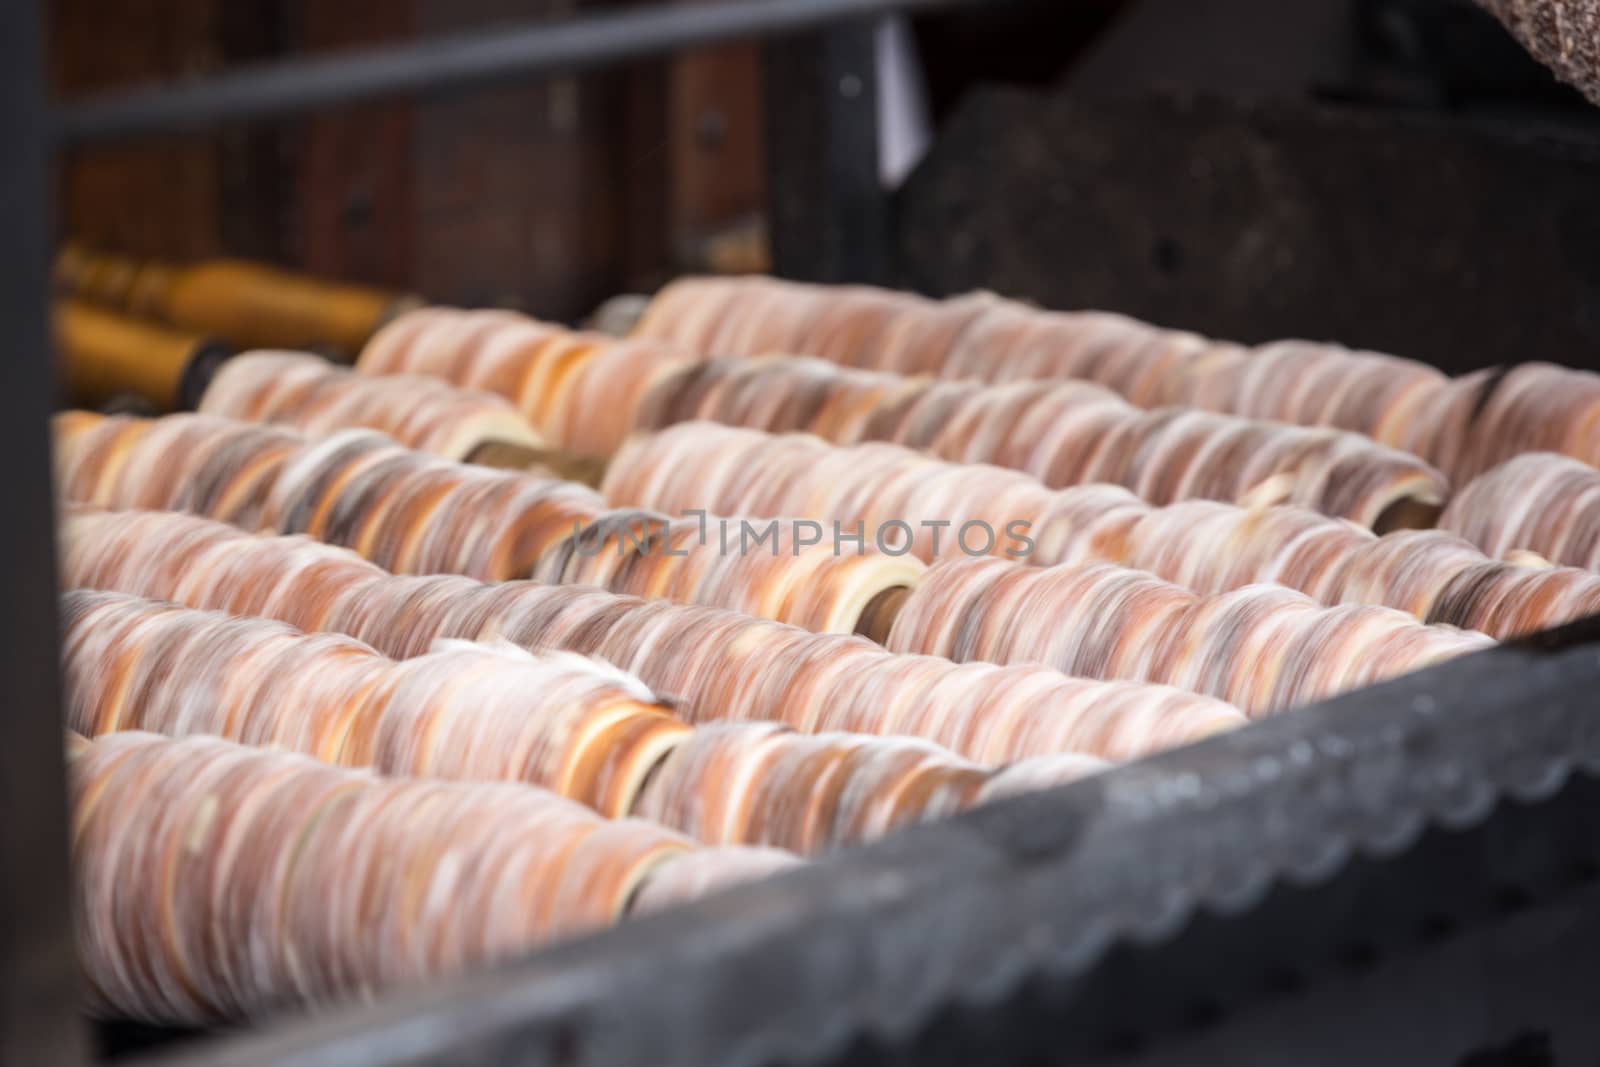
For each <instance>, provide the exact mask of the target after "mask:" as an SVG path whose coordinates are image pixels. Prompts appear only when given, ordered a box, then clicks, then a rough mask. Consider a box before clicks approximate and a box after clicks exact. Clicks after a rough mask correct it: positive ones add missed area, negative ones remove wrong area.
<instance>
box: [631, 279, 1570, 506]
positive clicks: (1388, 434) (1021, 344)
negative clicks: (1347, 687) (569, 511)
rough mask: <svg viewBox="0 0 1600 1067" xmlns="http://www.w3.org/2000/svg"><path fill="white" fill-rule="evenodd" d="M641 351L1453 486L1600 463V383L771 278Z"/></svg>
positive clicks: (686, 299)
mask: <svg viewBox="0 0 1600 1067" xmlns="http://www.w3.org/2000/svg"><path fill="white" fill-rule="evenodd" d="M634 332H635V337H636V339H640V340H651V341H654V342H657V343H673V344H676V345H679V346H681V347H682V348H683V349H685V350H686V351H690V352H694V353H696V354H698V355H701V356H703V357H714V356H747V355H764V354H769V353H780V352H781V353H789V354H793V355H806V356H816V357H820V358H823V359H827V360H829V361H832V362H834V363H837V364H843V365H845V366H850V367H861V368H867V369H872V370H880V371H892V372H895V373H899V374H926V375H932V376H935V377H942V378H949V379H962V378H976V379H980V380H983V381H987V382H992V383H1004V382H1021V381H1027V380H1033V379H1043V380H1061V379H1077V380H1081V381H1085V382H1092V383H1095V384H1097V385H1100V386H1104V387H1105V388H1107V389H1110V390H1113V391H1115V392H1116V393H1117V394H1119V395H1120V396H1122V397H1124V398H1125V399H1127V400H1128V401H1129V402H1130V403H1132V404H1135V405H1137V406H1139V407H1142V408H1163V407H1185V408H1196V409H1200V410H1205V411H1214V412H1221V413H1224V414H1229V415H1238V416H1243V417H1246V418H1251V419H1269V420H1272V421H1275V422H1286V423H1293V424H1296V425H1300V426H1326V427H1331V428H1335V429H1340V430H1349V431H1352V432H1355V433H1359V434H1364V435H1366V436H1368V437H1370V438H1372V439H1373V440H1376V441H1378V442H1381V443H1382V444H1385V445H1389V446H1391V447H1393V448H1398V449H1404V450H1405V451H1407V452H1410V453H1413V454H1414V455H1417V456H1420V457H1422V458H1424V459H1426V460H1427V461H1428V462H1429V463H1431V464H1433V465H1434V466H1435V467H1437V468H1438V469H1439V470H1441V471H1443V472H1444V474H1445V475H1446V476H1448V477H1449V478H1450V479H1451V480H1452V481H1453V482H1455V483H1456V484H1458V485H1459V484H1465V483H1466V482H1467V481H1468V480H1470V479H1471V478H1474V477H1476V476H1477V475H1479V474H1481V473H1483V472H1484V471H1486V470H1488V469H1489V468H1490V467H1493V466H1495V465H1497V464H1499V463H1502V462H1504V461H1505V460H1508V459H1510V458H1512V457H1514V456H1517V455H1520V454H1522V453H1525V452H1540V451H1548V452H1556V453H1560V454H1563V455H1568V456H1572V457H1574V458H1576V459H1581V460H1583V461H1585V462H1587V463H1600V448H1597V446H1596V444H1595V442H1596V441H1597V440H1600V438H1597V436H1596V434H1595V433H1594V429H1595V426H1596V425H1597V421H1600V375H1596V374H1594V373H1593V372H1591V371H1583V370H1574V369H1571V368H1568V367H1560V366H1556V365H1553V364H1549V363H1525V364H1521V365H1519V366H1516V367H1514V368H1512V369H1510V370H1509V371H1506V372H1502V371H1498V370H1485V371H1476V372H1474V373H1472V374H1468V375H1465V376H1463V377H1460V378H1455V379H1452V378H1449V377H1447V376H1446V375H1444V374H1442V373H1441V372H1439V371H1438V370H1435V369H1434V368H1432V367H1429V366H1427V365H1426V364H1423V363H1419V362H1417V361H1415V360H1409V359H1401V358H1398V357H1395V356H1389V355H1384V354H1382V353H1377V352H1362V351H1353V350H1351V349H1348V348H1344V347H1342V346H1340V345H1334V344H1319V343H1313V342H1309V341H1279V342H1274V343H1272V344H1267V345H1262V346H1260V347H1257V348H1253V349H1252V348H1247V347H1245V346H1242V345H1236V344H1229V343H1227V342H1222V341H1213V340H1209V339H1207V338H1203V337H1199V336H1196V335H1194V334H1189V333H1183V332H1180V331H1175V330H1164V329H1160V328H1157V327H1154V326H1149V325H1146V324H1145V323H1141V322H1137V321H1135V320H1133V319H1129V318H1126V317H1124V316H1121V315H1111V314H1105V313H1102V312H1049V311H1039V310H1037V309H1034V308H1030V307H1027V306H1024V305H1022V304H1019V303H1015V302H1013V301H1008V300H1002V299H999V298H997V297H994V296H990V295H987V294H979V295H974V296H965V297H958V298H955V299H951V300H946V301H942V302H941V301H932V300H927V299H924V298H922V297H918V296H913V295H910V294H906V293H894V292H888V291H885V290H880V289H872V288H867V287H859V286H856V287H825V286H815V285H805V284H800V283H795V282H783V281H777V280H775V279H771V278H686V279H683V280H681V281H678V282H675V283H673V284H672V285H669V286H667V287H666V288H665V289H663V290H662V291H661V292H660V293H659V294H658V295H657V296H656V298H655V300H654V301H653V302H652V303H651V305H650V307H649V309H648V311H647V313H646V314H645V316H644V317H643V319H641V320H640V322H639V324H638V326H637V328H636V329H635V331H634Z"/></svg>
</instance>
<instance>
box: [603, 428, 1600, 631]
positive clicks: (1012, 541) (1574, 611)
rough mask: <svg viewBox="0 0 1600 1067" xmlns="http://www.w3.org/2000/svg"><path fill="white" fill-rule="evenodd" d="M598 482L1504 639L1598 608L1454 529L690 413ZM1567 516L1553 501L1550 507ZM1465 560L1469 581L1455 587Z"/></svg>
mask: <svg viewBox="0 0 1600 1067" xmlns="http://www.w3.org/2000/svg"><path fill="white" fill-rule="evenodd" d="M1519 481H1521V480H1519ZM1527 481H1528V484H1530V485H1538V484H1542V483H1540V482H1539V481H1538V480H1537V479H1530V480H1527ZM1597 488H1600V479H1597ZM603 489H604V491H605V493H606V494H607V496H608V497H609V498H610V500H611V501H612V503H614V504H619V505H621V504H632V505H642V506H646V507H653V508H658V509H661V510H663V511H683V510H686V509H690V508H696V507H698V508H703V509H706V510H709V511H715V512H720V513H722V514H739V515H756V516H774V515H804V516H806V517H809V518H813V519H817V520H825V521H827V522H829V523H838V524H841V525H843V526H846V527H851V526H859V527H860V528H861V529H863V530H864V531H865V536H866V537H867V538H868V539H869V540H871V539H873V538H876V537H878V536H879V535H880V532H881V533H882V534H883V535H893V534H903V533H904V532H906V531H907V530H909V531H911V532H912V534H913V537H912V539H911V541H910V542H909V543H910V546H911V551H912V552H913V554H915V555H916V556H918V557H919V558H921V559H925V560H930V561H932V560H934V559H936V558H944V559H959V558H963V557H965V556H972V555H976V554H980V553H981V552H982V550H983V549H984V548H985V547H987V548H988V550H989V554H992V555H995V556H1000V557H1003V558H1004V557H1006V556H1008V555H1019V556H1021V557H1022V558H1023V559H1024V560H1025V561H1026V562H1028V563H1031V564H1035V565H1046V566H1048V565H1052V564H1057V563H1075V562H1093V561H1099V562H1106V563H1117V564H1121V565H1123V566H1126V567H1132V568H1134V569H1136V570H1142V571H1149V572H1150V573H1152V574H1155V575H1157V576H1158V577H1161V578H1165V579H1167V580H1168V581H1171V582H1174V583H1177V584H1178V585H1182V586H1185V587H1187V588H1190V589H1193V590H1195V591H1196V592H1200V593H1222V592H1227V591H1229V590H1233V589H1238V588H1240V587H1242V586H1246V585H1251V584H1254V583H1258V582H1275V583H1278V584H1281V585H1286V586H1289V587H1290V588H1293V589H1298V590H1300V591H1301V592H1303V593H1306V594H1308V595H1309V596H1311V597H1313V598H1314V599H1316V600H1319V601H1321V602H1322V603H1325V604H1382V605H1387V606H1389V607H1395V608H1400V609H1402V610H1404V611H1408V612H1410V613H1411V614H1412V615H1415V616H1416V617H1417V618H1419V619H1423V620H1425V621H1428V622H1448V623H1453V624H1455V625H1459V626H1464V627H1466V628H1469V629H1476V630H1482V631H1483V632H1485V633H1488V634H1490V635H1491V636H1493V637H1497V638H1506V637H1514V636H1517V635H1519V634H1522V633H1528V632H1532V631H1536V630H1543V629H1548V628H1550V627H1552V626H1555V625H1558V624H1560V623H1563V622H1568V621H1571V620H1572V619H1575V618H1581V617H1584V616H1586V615H1590V614H1595V613H1597V612H1600V575H1596V574H1591V573H1589V572H1586V571H1582V570H1577V569H1572V568H1563V569H1559V570H1555V571H1552V570H1551V569H1550V568H1549V566H1548V564H1539V565H1537V566H1529V565H1527V564H1526V563H1514V562H1509V561H1508V562H1496V561H1492V560H1490V559H1489V557H1487V556H1485V555H1484V554H1483V553H1482V552H1481V551H1479V550H1478V549H1476V548H1474V547H1473V546H1472V545H1471V544H1469V543H1467V542H1466V541H1464V540H1462V539H1461V538H1459V537H1456V536H1454V535H1453V534H1450V533H1447V532H1444V531H1439V530H1403V531H1396V532H1394V533H1390V534H1387V535H1385V536H1383V537H1378V536H1376V535H1374V534H1373V533H1372V532H1371V531H1370V530H1366V529H1363V528H1361V527H1359V526H1357V525H1355V524H1354V523H1350V522H1346V521H1343V520H1339V519H1334V518H1329V517H1327V516H1323V515H1319V514H1317V513H1316V512H1313V511H1310V510H1307V509H1304V508H1296V507H1292V506H1275V507H1265V508H1242V507H1238V506H1236V505H1232V504H1226V503H1221V502H1215V501H1205V500H1188V501H1182V502H1179V503H1175V504H1170V505H1167V506H1165V507H1154V506H1151V505H1149V504H1146V503H1144V502H1143V501H1141V500H1139V499H1138V498H1137V497H1136V496H1135V495H1134V494H1133V493H1131V492H1129V491H1127V490H1124V489H1119V488H1116V487H1111V486H1078V487H1073V488H1069V489H1060V490H1050V489H1046V488H1045V487H1044V486H1043V485H1041V484H1040V483H1039V482H1038V481H1037V480H1035V479H1033V478H1030V477H1028V476H1027V475H1024V474H1020V473H1017V472H1012V471H1006V470H1002V469H999V468H996V467H990V466H985V465H981V464H958V463H949V462H944V461H939V460H934V459H930V458H929V457H927V456H924V455H922V454H920V453H917V452H914V451H911V450H909V449H905V448H900V447H898V446H895V445H886V444H866V445H856V446H853V447H840V446H834V445H829V444H827V443H826V442H824V441H822V440H821V439H820V438H817V437H813V436H810V435H802V434H788V435H778V436H774V435H769V434H764V433H759V432H756V431H752V430H740V429H733V428H730V427H724V426H719V425H716V424H713V423H685V424H682V425H679V426H675V427H672V428H671V429H668V430H663V431H661V432H660V433H656V434H644V435H640V436H638V437H636V438H634V439H633V440H632V441H631V442H630V443H629V444H628V445H627V446H626V447H625V448H624V449H623V450H622V452H621V453H620V454H619V455H618V456H617V458H616V460H615V461H613V463H612V465H611V468H610V471H609V472H608V476H607V479H606V482H605V484H604V486H603ZM1570 498H1571V497H1570V494H1569V496H1568V497H1567V498H1564V499H1570ZM1596 498H1597V499H1600V492H1597V493H1596ZM1561 513H1562V512H1561V509H1560V507H1559V506H1558V505H1556V504H1551V505H1550V506H1548V507H1547V508H1542V509H1541V511H1540V514H1541V515H1544V516H1550V515H1553V514H1561ZM896 523H899V524H901V525H900V527H899V528H898V529H897V528H896V526H895V525H894V524H896ZM969 524H970V525H969ZM969 532H970V536H968V534H969ZM1020 537H1026V538H1027V542H1024V541H1022V540H1020V539H1019V538H1020ZM1029 544H1031V546H1032V549H1031V551H1028V550H1027V549H1028V545H1029ZM1469 570H1472V571H1473V572H1474V574H1475V575H1476V577H1475V578H1474V579H1473V580H1472V581H1466V580H1464V579H1463V580H1461V581H1457V579H1458V576H1461V575H1463V574H1464V572H1466V571H1469ZM1446 590H1449V591H1450V596H1449V597H1448V598H1445V595H1444V594H1445V592H1446Z"/></svg>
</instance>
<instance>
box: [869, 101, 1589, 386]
mask: <svg viewBox="0 0 1600 1067" xmlns="http://www.w3.org/2000/svg"><path fill="white" fill-rule="evenodd" d="M1597 181H1600V137H1596V136H1594V135H1593V134H1588V135H1585V134H1583V133H1582V132H1581V131H1579V132H1576V133H1574V134H1573V136H1571V137H1570V138H1566V139H1555V138H1553V137H1544V136H1539V135H1536V134H1534V133H1532V132H1528V131H1526V130H1517V131H1506V130H1504V129H1499V128H1488V127H1485V126H1481V125H1476V124H1472V123H1463V122H1460V121H1457V120H1455V119H1451V118H1444V117H1435V116H1429V115H1426V114H1409V113H1397V112H1380V111H1369V110H1359V109H1342V108H1341V109H1335V108H1328V107H1321V106H1316V105H1312V104H1308V103H1295V102H1283V101H1279V102H1275V103H1270V104H1255V103H1249V102H1245V101H1242V100H1233V99H1223V98H1204V99H1197V98H1189V97H1182V96H1144V97H1135V98H1126V99H1117V100H1105V101H1099V100H1096V101H1087V100H1084V99H1082V98H1079V97H1074V96H1070V95H1051V94H1031V93H1024V92H1016V91H1001V90H994V91H986V92H982V93H978V94H974V96H973V97H971V98H969V100H968V103H967V106H966V107H965V108H964V109H963V110H962V111H961V112H960V113H959V114H958V115H957V116H956V117H955V119H954V120H953V121H952V122H951V124H950V125H949V127H948V128H947V129H946V130H945V132H944V134H943V135H942V137H941V138H940V140H939V142H938V144H937V145H936V146H935V148H934V151H933V153H932V154H931V155H930V157H929V158H928V159H927V160H926V161H925V162H924V163H923V165H922V166H921V167H920V168H919V169H918V170H917V171H916V173H914V174H913V175H912V178H911V180H910V182H909V183H908V185H907V187H906V188H905V189H904V190H903V191H902V194H901V196H900V199H899V202H898V204H897V237H896V252H897V261H898V266H899V270H900V272H901V281H902V282H904V283H905V284H907V285H909V286H911V287H913V288H917V289H922V290H926V291H929V292H931V293H934V294H939V295H943V294H950V293H956V292H962V291H966V290H970V289H973V288H980V287H981V288H989V289H993V290H995V291H998V292H1002V293H1005V294H1007V295H1008V296H1013V297H1018V298H1023V299H1031V300H1035V301H1037V302H1039V303H1041V304H1043V305H1045V306H1049V307H1058V308H1105V309H1108V310H1115V311H1123V312H1127V313H1129V314H1133V315H1136V316H1139V317H1141V318H1144V319H1147V320H1150V321H1154V322H1158V323H1161V324H1162V325H1167V326H1177V327H1184V328H1189V329H1194V330H1199V331H1201V332H1205V333H1208V334H1210V335H1212V336H1220V337H1227V338H1230V339H1234V340H1239V341H1246V342H1260V341H1267V340H1271V339H1274V338H1281V337H1309V338H1311V339H1313V340H1328V339H1338V340H1339V341H1342V342H1344V343H1346V344H1351V345H1356V346H1361V347H1368V348H1376V349H1380V350H1383V351H1390V352H1397V353H1399V354H1401V355H1406V356H1411V357H1414V358H1418V359H1424V360H1427V361H1429V362H1432V363H1435V364H1436V365H1439V366H1441V367H1444V368H1445V369H1447V370H1451V371H1464V370H1468V369H1471V368H1475V367H1482V366H1488V365H1492V364H1496V363H1505V362H1523V361H1526V360H1529V359H1552V360H1557V361H1560V362H1563V363H1568V364H1572V365H1575V366H1585V365H1587V366H1597V365H1600V364H1597V362H1596V356H1595V353H1596V352H1597V351H1600V216H1597V215H1596V214H1595V212H1594V211H1592V210H1591V209H1590V203H1591V201H1592V200H1593V190H1594V189H1595V187H1596V182H1597Z"/></svg>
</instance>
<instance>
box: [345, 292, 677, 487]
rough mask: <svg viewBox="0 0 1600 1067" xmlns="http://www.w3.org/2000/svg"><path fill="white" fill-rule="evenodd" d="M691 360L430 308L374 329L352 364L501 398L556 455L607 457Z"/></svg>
mask: <svg viewBox="0 0 1600 1067" xmlns="http://www.w3.org/2000/svg"><path fill="white" fill-rule="evenodd" d="M688 359H689V357H687V356H686V355H683V354H680V353H677V352H675V351H674V350H673V349H672V348H671V346H666V345H660V344H656V343H653V342H650V341H618V340H617V339H615V338H613V337H609V336H607V335H604V334H597V333H595V334H591V333H574V332H572V331H570V330H565V329H562V328H561V327H558V326H550V325H546V324H544V323H541V322H535V321H534V320H532V319H528V318H524V317H522V316H519V315H513V314H510V313H508V312H498V311H458V310H455V309H453V308H425V309H422V310H419V311H414V312H411V313H409V314H406V315H402V316H400V317H399V318H397V319H395V320H394V321H393V322H392V323H390V324H389V325H388V326H386V327H384V328H383V329H382V330H380V331H378V333H377V334H376V335H375V336H374V337H373V338H372V340H371V341H370V342H369V343H368V344H367V347H366V348H365V349H364V350H363V351H362V353H361V358H360V360H359V361H358V362H357V365H356V366H357V369H358V370H360V371H362V372H365V373H366V374H369V375H393V374H420V375H430V376H433V377H436V378H442V379H444V380H445V381H447V382H451V383H453V384H455V385H459V386H465V387H467V388H471V389H478V390H483V391H486V392H490V393H496V394H498V395H499V396H501V397H504V398H505V399H506V400H508V401H510V403H511V404H512V405H513V406H514V407H515V409H516V410H517V411H518V412H520V413H521V414H522V416H523V417H524V418H525V419H526V420H527V421H528V422H529V423H530V424H532V425H533V426H534V427H535V428H536V429H537V430H538V431H539V433H540V434H541V435H542V436H543V437H544V438H545V439H546V440H548V441H550V442H552V443H553V444H555V445H556V446H557V447H559V448H562V449H565V450H566V451H569V452H572V453H574V454H577V455H587V456H608V455H610V454H611V453H612V452H614V451H616V448H617V446H618V445H620V444H621V443H622V439H623V438H624V437H626V436H627V434H628V432H629V430H630V429H631V428H632V426H633V415H634V411H635V410H636V409H637V408H638V406H639V404H640V402H641V400H642V398H643V397H644V395H645V394H646V393H647V392H648V391H649V389H650V387H651V386H652V385H653V384H654V383H655V381H656V380H657V379H658V378H660V377H662V376H664V375H666V374H668V373H670V372H671V371H672V370H673V369H674V368H675V367H676V366H678V365H680V364H681V363H683V362H686V361H687V360H688Z"/></svg>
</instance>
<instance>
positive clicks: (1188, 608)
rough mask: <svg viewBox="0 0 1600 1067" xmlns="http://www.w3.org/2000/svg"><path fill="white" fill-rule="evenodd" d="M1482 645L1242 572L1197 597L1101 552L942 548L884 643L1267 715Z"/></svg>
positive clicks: (1474, 638) (1484, 641)
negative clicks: (1081, 558)
mask: <svg viewBox="0 0 1600 1067" xmlns="http://www.w3.org/2000/svg"><path fill="white" fill-rule="evenodd" d="M1492 644H1493V641H1492V640H1491V639H1490V638H1488V637H1486V636H1484V635H1482V634H1478V633H1473V632H1470V631H1463V630H1458V629H1456V628H1454V627H1448V626H1428V625H1425V624H1423V623H1420V622H1418V621H1417V620H1416V619H1415V618H1413V617H1412V616H1410V615H1407V614H1405V613H1404V612H1400V611H1395V610H1393V609H1389V608H1380V607H1369V606H1346V607H1334V608H1330V607H1325V606H1323V605H1321V604H1318V603H1316V602H1315V601H1313V600H1311V599H1310V598H1309V597H1306V596H1304V595H1303V594H1301V593H1297V592H1294V591H1293V590H1290V589H1286V588H1283V587H1282V586H1274V585H1251V586H1245V587H1244V588H1242V589H1238V590H1235V591H1233V592H1231V593H1223V594H1220V595H1216V596H1199V595H1197V594H1195V593H1192V592H1190V591H1189V590H1186V589H1183V588H1182V587H1180V586H1176V585H1173V584H1171V583H1169V582H1164V581H1162V580H1160V579H1159V578H1156V577H1154V576H1152V575H1148V574H1145V573H1143V572H1140V571H1133V570H1129V569H1126V568H1123V567H1116V566H1112V565H1110V564H1102V563H1091V564H1063V565H1061V566H1058V567H1028V566H1026V565H1023V564H1016V563H1009V562H1006V561H1004V560H996V559H981V560H949V561H945V562H942V563H939V564H936V565H935V566H934V567H933V568H932V569H931V570H930V571H929V573H928V578H927V581H926V582H924V584H923V585H922V586H921V587H920V588H918V589H917V590H916V591H915V592H913V593H912V594H911V596H910V597H909V598H908V599H907V600H906V603H905V605H904V607H903V608H902V610H901V611H900V614H899V615H898V617H897V618H896V619H895V622H894V628H893V630H892V631H891V633H890V635H889V647H890V649H891V650H893V651H896V652H917V653H924V654H932V655H942V656H948V657H950V658H951V659H954V660H958V661H969V660H982V661H986V662H991V663H1043V664H1049V665H1050V666H1053V667H1056V668H1058V669H1060V670H1062V671H1064V672H1066V673H1069V674H1075V675H1082V676H1085V677H1091V678H1108V679H1111V678H1120V679H1128V680H1133V681H1150V682H1161V683H1164V684H1169V685H1174V686H1177V687H1179V688H1181V689H1187V690H1190V691H1191V692H1196V693H1205V694H1209V695H1211V696H1215V697H1219V698H1221V699H1223V700H1227V701H1228V702H1230V703H1232V704H1234V705H1236V706H1237V707H1240V708H1242V709H1244V711H1245V712H1246V713H1247V714H1250V715H1252V716H1261V715H1266V714H1269V713H1271V712H1275V711H1279V710H1282V709H1285V708H1289V707H1294V706H1296V705H1300V704H1305V703H1309V702H1312V701H1316V700H1320V699H1324V698H1326V697H1330V696H1333V695H1335V694H1337V693H1341V692H1344V691H1346V690H1350V689H1356V688H1359V687H1361V686H1364V685H1370V684H1373V683H1375V682H1378V681H1382V680H1384V679H1386V678H1392V677H1395V676H1397V675H1401V674H1405V673H1408V672H1410V671H1414V670H1418V669H1420V668H1422V667H1424V666H1427V665H1429V664H1432V663H1437V662H1440V661H1442V660H1445V659H1449V658H1452V657H1455V656H1460V655H1464V654H1466V653H1469V652H1473V651H1476V650H1479V649H1482V648H1486V647H1488V646H1490V645H1492Z"/></svg>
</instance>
